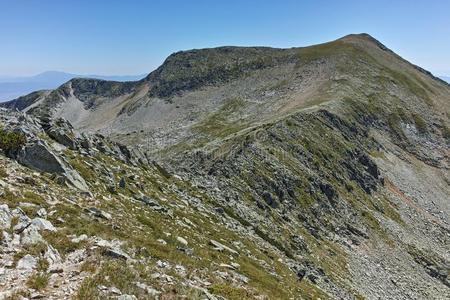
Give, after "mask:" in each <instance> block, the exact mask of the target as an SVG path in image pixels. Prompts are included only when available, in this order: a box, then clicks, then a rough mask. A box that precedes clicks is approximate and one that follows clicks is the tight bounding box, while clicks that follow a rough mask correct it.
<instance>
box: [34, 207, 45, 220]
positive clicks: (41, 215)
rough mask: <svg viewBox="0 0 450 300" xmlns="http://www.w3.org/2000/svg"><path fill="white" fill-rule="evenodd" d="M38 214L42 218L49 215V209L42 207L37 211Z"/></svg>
mask: <svg viewBox="0 0 450 300" xmlns="http://www.w3.org/2000/svg"><path fill="white" fill-rule="evenodd" d="M36 214H37V215H38V216H39V217H41V218H45V217H46V216H47V210H45V208H43V207H42V208H40V209H39V210H38V211H37V212H36Z"/></svg>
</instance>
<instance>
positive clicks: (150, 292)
mask: <svg viewBox="0 0 450 300" xmlns="http://www.w3.org/2000/svg"><path fill="white" fill-rule="evenodd" d="M135 284H136V286H137V287H138V288H141V289H143V290H144V291H145V292H146V293H147V294H148V295H150V296H152V297H156V296H158V295H159V294H161V292H160V291H158V290H156V289H154V288H152V287H151V286H149V285H147V284H145V283H141V282H135Z"/></svg>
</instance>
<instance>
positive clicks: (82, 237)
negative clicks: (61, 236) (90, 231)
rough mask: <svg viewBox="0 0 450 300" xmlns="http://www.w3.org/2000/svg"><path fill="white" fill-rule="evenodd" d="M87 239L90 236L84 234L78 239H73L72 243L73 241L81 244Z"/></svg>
mask: <svg viewBox="0 0 450 300" xmlns="http://www.w3.org/2000/svg"><path fill="white" fill-rule="evenodd" d="M87 239H88V236H87V235H86V234H82V235H80V236H78V237H75V238H73V239H72V240H71V241H72V243H80V242H82V241H85V240H87Z"/></svg>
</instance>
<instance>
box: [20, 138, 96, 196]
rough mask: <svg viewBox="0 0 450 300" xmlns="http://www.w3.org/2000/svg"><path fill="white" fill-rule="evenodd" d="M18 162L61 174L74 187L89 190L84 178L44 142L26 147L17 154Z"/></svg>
mask: <svg viewBox="0 0 450 300" xmlns="http://www.w3.org/2000/svg"><path fill="white" fill-rule="evenodd" d="M17 161H18V162H19V163H21V164H22V165H24V166H27V167H29V168H32V169H35V170H38V171H42V172H48V173H55V174H59V175H61V176H62V177H64V178H65V179H66V180H67V182H68V183H70V184H71V185H73V186H74V187H76V188H78V189H80V190H83V191H88V190H89V188H88V186H87V184H86V182H85V181H84V179H83V177H81V176H80V174H78V172H77V171H75V170H73V169H72V168H71V167H70V166H69V164H68V163H66V162H65V161H64V160H63V158H61V157H59V156H58V155H57V154H55V153H54V152H53V151H52V150H51V149H50V147H49V146H48V145H47V144H46V143H45V142H44V141H40V140H38V141H36V142H34V143H28V144H27V145H25V146H24V147H23V148H22V149H21V150H20V151H19V153H18V154H17Z"/></svg>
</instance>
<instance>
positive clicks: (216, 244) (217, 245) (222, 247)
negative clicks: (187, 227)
mask: <svg viewBox="0 0 450 300" xmlns="http://www.w3.org/2000/svg"><path fill="white" fill-rule="evenodd" d="M209 243H210V244H211V245H212V246H214V249H215V250H217V251H224V250H226V251H228V252H230V253H231V254H234V255H239V252H237V251H236V250H234V249H231V248H230V247H228V246H225V245H223V244H221V243H219V242H218V241H215V240H210V241H209Z"/></svg>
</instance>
